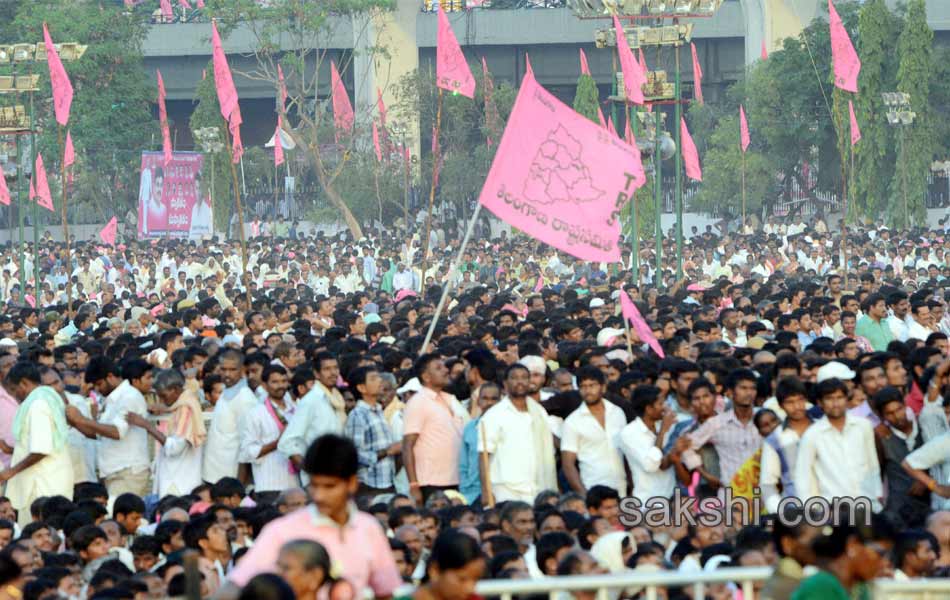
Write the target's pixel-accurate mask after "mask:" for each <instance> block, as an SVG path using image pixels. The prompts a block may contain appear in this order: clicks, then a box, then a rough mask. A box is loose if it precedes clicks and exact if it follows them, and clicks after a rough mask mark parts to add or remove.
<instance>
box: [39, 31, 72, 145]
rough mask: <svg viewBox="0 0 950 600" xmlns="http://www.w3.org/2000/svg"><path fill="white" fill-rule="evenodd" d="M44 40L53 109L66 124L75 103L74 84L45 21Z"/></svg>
mask: <svg viewBox="0 0 950 600" xmlns="http://www.w3.org/2000/svg"><path fill="white" fill-rule="evenodd" d="M43 41H44V42H46V62H47V63H48V64H49V79H50V83H51V84H52V86H53V109H54V110H55V111H56V122H57V123H59V124H60V125H62V126H63V127H65V126H66V123H68V122H69V109H70V107H71V106H72V104H73V84H72V83H70V82H69V75H67V74H66V69H65V68H63V61H61V60H60V59H59V53H58V52H56V47H55V46H53V39H52V38H51V37H50V35H49V29H48V28H47V27H46V23H43Z"/></svg>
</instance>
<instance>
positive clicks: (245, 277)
mask: <svg viewBox="0 0 950 600" xmlns="http://www.w3.org/2000/svg"><path fill="white" fill-rule="evenodd" d="M224 141H225V144H226V145H227V147H228V162H229V163H231V181H232V185H233V186H234V204H235V209H236V210H237V214H238V239H240V240H241V267H242V272H241V280H242V281H243V283H244V291H245V294H246V295H247V306H248V308H249V309H250V306H251V286H250V275H249V274H248V272H247V240H245V239H244V209H243V208H242V206H241V190H240V189H239V188H238V176H237V167H235V166H234V149H233V148H232V147H231V130H230V129H228V122H227V121H225V122H224ZM277 143H278V144H279V143H280V140H277Z"/></svg>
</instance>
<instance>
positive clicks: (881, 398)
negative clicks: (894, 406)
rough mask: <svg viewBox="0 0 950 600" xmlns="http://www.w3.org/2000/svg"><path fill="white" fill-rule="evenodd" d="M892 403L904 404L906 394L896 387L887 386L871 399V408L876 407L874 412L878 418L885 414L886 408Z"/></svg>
mask: <svg viewBox="0 0 950 600" xmlns="http://www.w3.org/2000/svg"><path fill="white" fill-rule="evenodd" d="M891 402H900V403H901V404H903V403H904V394H903V393H902V392H901V391H900V390H899V389H897V388H896V387H892V386H887V387H885V388H882V389H881V390H880V391H879V392H878V393H876V394H874V396H873V397H871V406H873V407H874V412H876V413H877V414H878V416H881V415H882V414H883V413H884V407H885V406H887V405H888V404H890V403H891Z"/></svg>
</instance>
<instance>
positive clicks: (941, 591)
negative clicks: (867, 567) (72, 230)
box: [871, 579, 950, 600]
mask: <svg viewBox="0 0 950 600" xmlns="http://www.w3.org/2000/svg"><path fill="white" fill-rule="evenodd" d="M871 597H872V598H873V599H874V600H898V599H900V600H946V599H947V598H950V580H948V579H915V580H910V581H894V580H893V579H878V580H877V581H875V582H874V587H873V588H872V596H871Z"/></svg>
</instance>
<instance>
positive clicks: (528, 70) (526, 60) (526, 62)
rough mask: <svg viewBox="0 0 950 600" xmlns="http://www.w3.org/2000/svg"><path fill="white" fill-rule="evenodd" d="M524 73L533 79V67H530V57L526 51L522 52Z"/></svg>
mask: <svg viewBox="0 0 950 600" xmlns="http://www.w3.org/2000/svg"><path fill="white" fill-rule="evenodd" d="M524 74H525V75H530V76H531V78H532V79H534V69H533V68H532V67H531V57H530V56H528V53H527V52H525V53H524Z"/></svg>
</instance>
